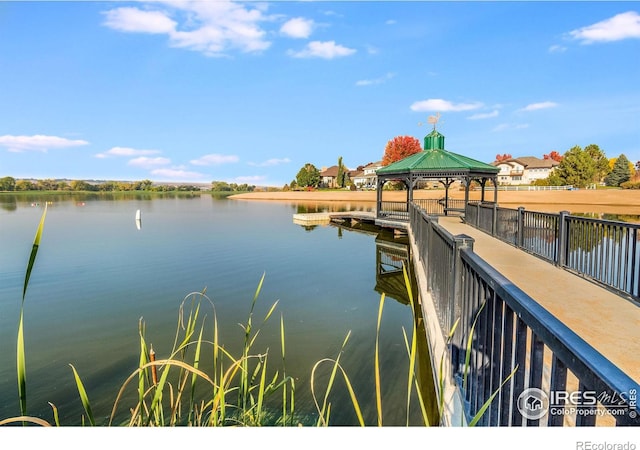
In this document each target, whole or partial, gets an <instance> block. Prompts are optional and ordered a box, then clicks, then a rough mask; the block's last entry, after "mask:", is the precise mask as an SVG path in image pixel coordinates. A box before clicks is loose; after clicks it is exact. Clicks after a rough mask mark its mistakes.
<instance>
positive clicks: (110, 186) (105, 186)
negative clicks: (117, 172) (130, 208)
mask: <svg viewBox="0 0 640 450" xmlns="http://www.w3.org/2000/svg"><path fill="white" fill-rule="evenodd" d="M117 189H118V185H117V183H115V182H114V181H105V182H104V183H101V184H99V185H98V190H99V191H105V192H111V191H115V190H117Z"/></svg>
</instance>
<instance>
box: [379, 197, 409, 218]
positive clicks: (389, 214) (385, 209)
mask: <svg viewBox="0 0 640 450" xmlns="http://www.w3.org/2000/svg"><path fill="white" fill-rule="evenodd" d="M377 216H378V217H379V218H381V219H388V220H400V221H404V222H406V221H408V220H409V210H408V204H407V202H387V201H384V202H380V206H379V208H378V212H377Z"/></svg>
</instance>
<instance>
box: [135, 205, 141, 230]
mask: <svg viewBox="0 0 640 450" xmlns="http://www.w3.org/2000/svg"><path fill="white" fill-rule="evenodd" d="M136 228H137V229H138V230H140V229H142V215H141V214H140V210H137V211H136Z"/></svg>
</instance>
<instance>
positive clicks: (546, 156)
mask: <svg viewBox="0 0 640 450" xmlns="http://www.w3.org/2000/svg"><path fill="white" fill-rule="evenodd" d="M542 159H553V160H554V161H558V162H560V161H562V155H561V154H560V153H558V152H557V151H555V150H551V151H550V152H549V153H545V154H544V155H542Z"/></svg>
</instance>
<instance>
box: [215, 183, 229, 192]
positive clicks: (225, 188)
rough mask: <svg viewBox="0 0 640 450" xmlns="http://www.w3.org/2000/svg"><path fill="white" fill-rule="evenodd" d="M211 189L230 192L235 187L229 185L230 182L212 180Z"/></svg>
mask: <svg viewBox="0 0 640 450" xmlns="http://www.w3.org/2000/svg"><path fill="white" fill-rule="evenodd" d="M211 190H212V191H216V192H229V191H232V190H233V189H232V188H231V186H230V185H229V183H227V182H225V181H212V182H211Z"/></svg>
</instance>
